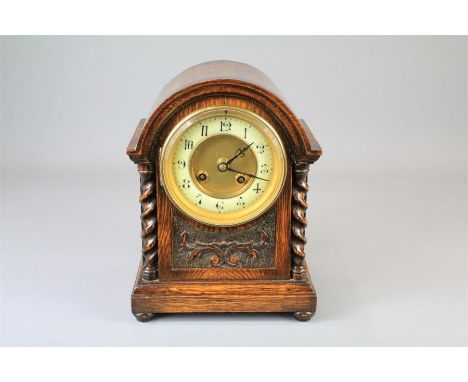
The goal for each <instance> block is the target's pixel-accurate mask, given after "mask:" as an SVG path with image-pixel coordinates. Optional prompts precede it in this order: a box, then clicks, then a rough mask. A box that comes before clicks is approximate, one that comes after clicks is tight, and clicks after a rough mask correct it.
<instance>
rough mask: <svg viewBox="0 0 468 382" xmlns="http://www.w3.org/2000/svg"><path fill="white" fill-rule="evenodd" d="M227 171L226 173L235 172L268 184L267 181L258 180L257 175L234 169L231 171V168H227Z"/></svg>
mask: <svg viewBox="0 0 468 382" xmlns="http://www.w3.org/2000/svg"><path fill="white" fill-rule="evenodd" d="M227 170H228V171H233V172H237V173H239V174H242V175H247V176H250V177H251V178H255V179H260V180H264V181H265V182H269V180H268V179H264V178H260V177H259V176H257V175H254V174H249V173H247V172H243V171H239V170H235V169H233V168H231V167H228V168H227Z"/></svg>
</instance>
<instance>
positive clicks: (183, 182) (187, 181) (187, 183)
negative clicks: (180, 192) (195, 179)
mask: <svg viewBox="0 0 468 382" xmlns="http://www.w3.org/2000/svg"><path fill="white" fill-rule="evenodd" d="M182 188H184V189H187V188H190V180H188V179H184V180H183V181H182Z"/></svg>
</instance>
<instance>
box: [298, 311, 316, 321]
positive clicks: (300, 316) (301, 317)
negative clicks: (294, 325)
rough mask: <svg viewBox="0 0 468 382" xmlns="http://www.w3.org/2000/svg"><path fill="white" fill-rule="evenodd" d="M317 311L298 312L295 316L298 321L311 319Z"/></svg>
mask: <svg viewBox="0 0 468 382" xmlns="http://www.w3.org/2000/svg"><path fill="white" fill-rule="evenodd" d="M314 314H315V312H296V313H294V318H295V319H296V320H298V321H309V320H310V319H311V318H312V316H313V315H314Z"/></svg>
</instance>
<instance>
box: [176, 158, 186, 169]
mask: <svg viewBox="0 0 468 382" xmlns="http://www.w3.org/2000/svg"><path fill="white" fill-rule="evenodd" d="M185 166H187V163H185V161H184V160H182V159H181V160H178V161H177V167H179V168H180V169H181V170H182V169H184V168H185Z"/></svg>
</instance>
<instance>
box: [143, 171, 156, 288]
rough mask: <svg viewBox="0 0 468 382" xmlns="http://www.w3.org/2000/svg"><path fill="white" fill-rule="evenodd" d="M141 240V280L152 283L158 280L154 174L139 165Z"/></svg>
mask: <svg viewBox="0 0 468 382" xmlns="http://www.w3.org/2000/svg"><path fill="white" fill-rule="evenodd" d="M138 172H139V173H140V198H139V200H140V204H141V215H140V219H141V240H142V253H143V271H142V279H143V280H145V281H152V280H156V279H157V278H158V271H157V266H158V229H157V221H156V184H155V174H154V172H153V171H152V169H151V167H150V166H149V165H147V164H139V165H138Z"/></svg>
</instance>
